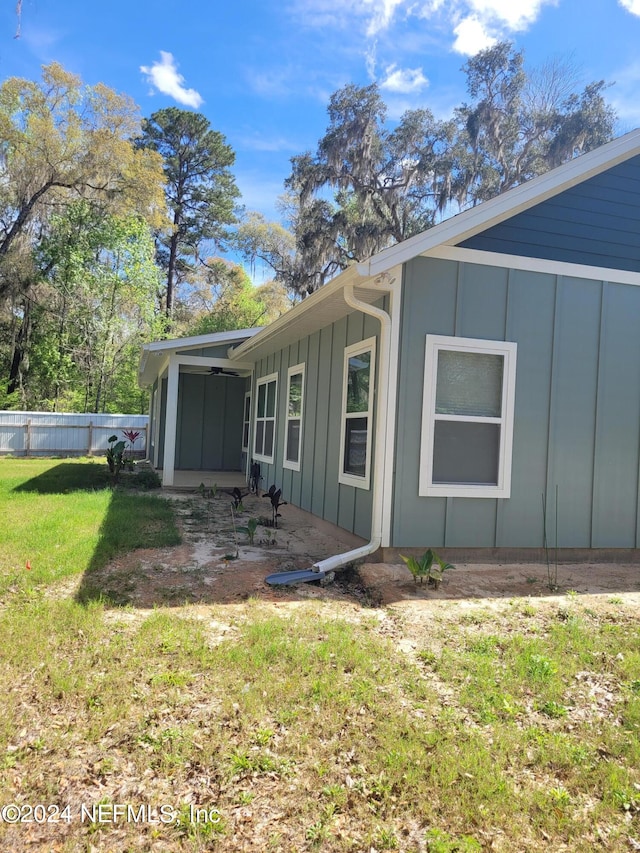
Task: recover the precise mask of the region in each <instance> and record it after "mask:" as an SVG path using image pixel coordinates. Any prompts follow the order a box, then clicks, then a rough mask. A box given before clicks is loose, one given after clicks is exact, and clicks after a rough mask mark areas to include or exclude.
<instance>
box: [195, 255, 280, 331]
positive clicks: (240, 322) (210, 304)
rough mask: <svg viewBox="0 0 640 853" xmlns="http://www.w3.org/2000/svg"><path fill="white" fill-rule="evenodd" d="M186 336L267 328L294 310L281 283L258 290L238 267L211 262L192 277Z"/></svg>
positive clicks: (221, 261) (223, 262)
mask: <svg viewBox="0 0 640 853" xmlns="http://www.w3.org/2000/svg"><path fill="white" fill-rule="evenodd" d="M190 285H191V293H190V297H189V303H188V306H187V311H186V312H185V319H184V321H183V322H184V326H183V329H184V332H185V333H186V334H188V335H204V334H208V333H209V332H223V331H230V330H232V329H251V328H254V327H255V326H266V325H267V324H268V323H270V322H272V321H273V320H276V319H277V318H278V317H279V316H280V315H281V314H284V312H285V311H287V310H288V309H289V308H290V307H291V301H290V300H289V298H288V296H287V291H286V288H285V287H284V286H283V285H281V284H278V283H277V282H273V281H272V282H268V283H266V284H263V285H261V286H260V287H256V286H255V285H254V284H253V282H252V281H251V279H250V278H249V276H248V275H247V273H246V272H245V270H244V269H243V268H242V267H241V266H239V265H238V264H234V263H231V262H229V261H225V260H223V259H222V258H208V259H206V260H205V261H204V263H203V264H202V265H201V266H200V267H199V268H198V270H197V271H196V274H195V275H194V276H193V277H192V279H191V282H190Z"/></svg>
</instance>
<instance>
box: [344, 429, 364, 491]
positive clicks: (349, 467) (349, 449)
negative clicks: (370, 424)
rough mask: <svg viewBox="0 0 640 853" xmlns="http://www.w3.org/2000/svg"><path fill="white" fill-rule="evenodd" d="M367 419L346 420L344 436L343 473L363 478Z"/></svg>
mask: <svg viewBox="0 0 640 853" xmlns="http://www.w3.org/2000/svg"><path fill="white" fill-rule="evenodd" d="M367 421H368V418H347V419H346V421H345V436H344V469H343V470H344V473H345V474H355V475H356V476H357V477H364V476H365V474H366V467H367Z"/></svg>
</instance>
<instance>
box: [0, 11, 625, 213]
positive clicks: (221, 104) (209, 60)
mask: <svg viewBox="0 0 640 853" xmlns="http://www.w3.org/2000/svg"><path fill="white" fill-rule="evenodd" d="M21 7H22V9H21V16H20V19H18V17H17V14H16V3H15V0H8V2H7V0H5V2H4V3H3V4H2V11H1V12H0V79H5V78H7V77H10V76H22V77H27V78H30V79H39V75H40V66H41V65H43V64H46V63H48V62H51V61H54V60H56V61H58V62H60V63H62V65H64V67H65V68H67V69H68V70H70V71H73V72H75V73H77V74H79V75H81V77H82V78H83V80H84V81H85V82H86V83H90V84H94V83H97V82H103V83H105V84H107V85H108V86H111V87H113V88H115V89H117V90H118V91H122V92H126V93H127V94H129V95H131V97H133V98H134V100H135V101H136V102H137V103H138V105H139V106H140V110H141V113H142V115H144V116H148V115H150V114H151V113H152V112H154V111H155V110H158V109H162V108H164V107H168V106H172V105H177V106H182V107H184V108H186V109H189V108H192V109H197V110H198V111H199V112H202V113H204V114H205V115H206V116H207V118H208V119H209V121H210V122H211V125H212V127H213V128H214V129H216V130H219V131H220V132H222V133H223V134H224V135H225V137H226V139H227V141H228V142H229V144H230V145H231V146H232V147H233V149H234V151H235V152H236V165H235V169H234V172H235V175H236V179H237V182H238V185H239V187H240V189H241V191H242V195H243V198H242V201H243V203H244V205H245V206H246V208H247V209H250V210H259V211H261V212H262V213H264V214H265V215H266V216H267V217H269V218H277V213H276V207H275V203H276V199H277V197H278V195H280V194H281V193H282V191H283V181H284V179H285V178H286V177H287V175H288V174H289V161H290V158H291V157H292V156H294V155H295V154H300V153H302V152H303V151H306V150H314V149H315V146H316V143H317V141H318V139H319V137H320V136H321V135H322V134H323V132H324V130H325V128H326V125H327V114H326V105H327V102H328V98H329V96H330V95H331V93H332V92H334V91H335V90H336V89H338V88H339V87H341V86H343V85H344V84H346V83H349V82H354V83H357V84H367V83H369V82H372V81H374V80H375V81H377V82H378V84H379V85H380V87H381V91H382V94H383V97H384V99H385V102H386V103H387V105H388V108H389V116H390V118H391V119H393V118H397V117H399V116H400V115H401V114H402V112H403V111H404V110H405V109H407V108H414V107H425V106H426V107H429V108H430V109H431V110H432V111H433V112H434V113H435V114H436V115H437V116H438V117H442V118H444V117H447V116H449V115H450V114H451V111H452V109H453V107H455V106H456V105H457V104H459V103H460V102H461V101H462V100H463V99H464V98H465V90H464V78H463V75H462V73H461V72H460V68H461V66H462V65H463V64H464V62H465V61H466V59H467V57H468V56H469V55H470V54H473V53H475V52H476V51H477V50H479V49H481V48H483V47H487V46H488V45H489V44H491V43H492V40H495V39H502V38H508V39H511V40H512V41H513V42H514V43H515V44H516V46H517V47H519V48H523V49H524V51H525V54H526V60H527V64H528V65H530V66H534V65H539V64H541V63H543V62H544V61H545V60H547V59H549V58H563V59H569V60H570V61H571V62H572V63H573V64H574V65H575V66H576V68H577V70H578V82H579V84H580V85H584V84H585V83H587V82H590V81H591V80H599V79H606V80H607V81H610V82H612V83H614V82H615V85H613V86H612V87H611V89H610V90H609V100H610V101H611V102H612V103H613V105H614V106H615V107H616V109H617V111H618V114H619V125H618V128H617V133H623V132H626V131H628V130H631V129H632V128H634V127H637V126H640V49H639V48H640V0H277V2H276V0H259V2H254V0H236V2H233V0H231V1H230V2H229V1H227V2H224V3H216V2H211V0H209V2H207V0H204V2H196V3H194V2H190V0H183V2H182V3H180V2H175V0H171V2H169V0H155V2H151V0H126V2H125V0H108V2H106V3H95V2H91V0H82V2H80V0H62V2H60V0H22V2H21ZM18 26H19V38H15V37H14V36H15V35H16V32H17V30H18Z"/></svg>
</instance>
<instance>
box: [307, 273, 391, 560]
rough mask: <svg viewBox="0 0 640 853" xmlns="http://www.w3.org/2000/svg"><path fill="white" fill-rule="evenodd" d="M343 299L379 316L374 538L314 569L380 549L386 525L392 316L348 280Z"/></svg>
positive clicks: (374, 468)
mask: <svg viewBox="0 0 640 853" xmlns="http://www.w3.org/2000/svg"><path fill="white" fill-rule="evenodd" d="M343 293H344V301H345V302H346V303H347V305H350V306H351V307H352V308H355V309H356V311H361V312H362V313H363V314H368V315H369V316H370V317H375V318H376V319H378V320H380V347H379V351H380V362H379V365H380V369H379V372H378V394H377V399H376V430H375V454H374V467H373V506H372V512H371V539H370V541H369V542H367V544H366V545H361V546H360V547H359V548H354V549H353V550H352V551H346V552H345V553H344V554H335V555H334V556H333V557H327V559H326V560H320V561H319V562H317V563H314V564H313V566H312V569H313V571H314V572H321V573H323V574H326V573H327V572H330V571H333V570H334V569H339V568H341V567H342V566H346V565H347V564H348V563H353V562H355V560H360V559H362V558H363V557H368V556H369V554H373V553H374V551H377V550H378V548H379V547H380V545H381V544H382V527H383V501H384V484H385V460H386V444H387V415H388V413H387V407H388V398H389V373H390V356H391V317H390V316H389V314H388V313H387V312H386V311H384V310H383V309H382V308H377V307H376V306H375V305H369V303H368V302H362V301H361V300H360V299H358V298H357V296H356V295H355V293H354V289H353V285H352V284H347V285H345V288H344V291H343Z"/></svg>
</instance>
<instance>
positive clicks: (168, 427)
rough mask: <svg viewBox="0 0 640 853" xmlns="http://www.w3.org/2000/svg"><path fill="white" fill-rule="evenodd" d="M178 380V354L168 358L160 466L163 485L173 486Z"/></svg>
mask: <svg viewBox="0 0 640 853" xmlns="http://www.w3.org/2000/svg"><path fill="white" fill-rule="evenodd" d="M179 381H180V363H179V361H178V356H176V355H172V356H171V357H170V359H169V376H168V381H167V413H166V419H167V420H166V424H165V429H164V460H163V466H162V485H163V486H173V474H174V471H175V465H176V432H177V423H178V383H179Z"/></svg>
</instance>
